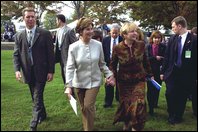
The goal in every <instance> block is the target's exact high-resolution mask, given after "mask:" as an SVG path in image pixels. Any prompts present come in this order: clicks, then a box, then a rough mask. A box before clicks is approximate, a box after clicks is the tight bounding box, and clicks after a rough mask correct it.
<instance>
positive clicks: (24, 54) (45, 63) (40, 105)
mask: <svg viewBox="0 0 198 132" xmlns="http://www.w3.org/2000/svg"><path fill="white" fill-rule="evenodd" d="M22 14H23V19H24V21H25V24H26V29H25V30H24V31H22V32H19V33H18V34H17V35H16V37H15V47H14V53H13V60H14V68H15V75H16V79H17V80H19V81H20V80H21V77H22V74H21V72H20V71H21V70H22V73H23V78H24V82H25V83H27V84H28V86H29V89H30V93H31V97H32V102H33V111H32V120H31V122H30V130H32V131H36V128H37V124H38V123H40V122H41V121H43V120H44V119H46V116H47V114H46V110H45V106H44V102H43V92H44V87H45V84H46V81H48V82H50V81H52V79H53V74H54V66H55V58H54V51H53V40H52V36H51V33H50V32H49V31H47V30H44V29H41V28H39V27H36V15H35V14H36V13H35V10H34V9H33V8H31V7H27V8H25V9H24V10H23V11H22Z"/></svg>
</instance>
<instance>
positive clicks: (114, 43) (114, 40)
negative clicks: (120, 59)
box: [113, 39, 116, 47]
mask: <svg viewBox="0 0 198 132" xmlns="http://www.w3.org/2000/svg"><path fill="white" fill-rule="evenodd" d="M114 46H116V39H113V47H114Z"/></svg>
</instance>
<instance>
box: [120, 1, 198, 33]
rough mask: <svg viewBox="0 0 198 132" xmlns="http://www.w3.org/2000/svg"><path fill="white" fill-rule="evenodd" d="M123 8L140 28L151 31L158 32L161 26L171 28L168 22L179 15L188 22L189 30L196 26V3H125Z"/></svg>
mask: <svg viewBox="0 0 198 132" xmlns="http://www.w3.org/2000/svg"><path fill="white" fill-rule="evenodd" d="M123 7H125V10H130V17H131V18H133V19H134V20H137V21H140V26H141V27H144V28H149V29H151V30H159V29H160V28H161V25H163V26H164V28H165V29H169V28H171V27H170V25H171V24H170V22H171V21H172V19H173V18H175V17H176V16H179V15H181V16H184V17H185V18H186V20H188V26H189V28H190V27H192V26H194V25H197V1H155V2H153V1H125V2H124V4H123Z"/></svg>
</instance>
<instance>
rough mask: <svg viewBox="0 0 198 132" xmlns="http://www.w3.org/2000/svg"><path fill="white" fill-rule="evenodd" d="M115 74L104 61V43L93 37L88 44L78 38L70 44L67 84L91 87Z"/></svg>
mask: <svg viewBox="0 0 198 132" xmlns="http://www.w3.org/2000/svg"><path fill="white" fill-rule="evenodd" d="M102 72H103V73H104V76H105V77H106V78H108V77H110V76H111V75H113V73H112V72H111V71H110V70H109V69H108V67H107V66H106V63H105V61H104V53H103V49H102V43H101V42H99V41H97V40H94V39H91V40H90V42H89V43H88V44H85V43H84V42H83V41H82V40H80V39H79V40H78V41H76V42H74V43H73V44H71V45H70V46H69V52H68V60H67V66H66V75H65V76H66V84H67V85H68V86H69V87H75V88H85V89H90V88H94V87H99V86H100V85H101V84H102V79H103V77H102Z"/></svg>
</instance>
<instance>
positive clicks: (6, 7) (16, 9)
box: [1, 1, 60, 20]
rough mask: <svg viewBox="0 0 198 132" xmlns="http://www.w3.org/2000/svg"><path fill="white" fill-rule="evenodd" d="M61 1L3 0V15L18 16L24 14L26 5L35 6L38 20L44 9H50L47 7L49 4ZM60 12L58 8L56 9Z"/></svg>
mask: <svg viewBox="0 0 198 132" xmlns="http://www.w3.org/2000/svg"><path fill="white" fill-rule="evenodd" d="M57 3H60V1H1V16H8V17H9V18H10V19H11V18H12V17H15V18H18V17H20V16H22V10H23V9H24V8H25V7H28V6H29V7H34V8H35V10H36V12H37V15H38V20H40V17H41V15H42V13H43V12H44V10H50V9H49V8H47V7H48V6H52V5H54V4H57ZM55 11H56V12H58V11H59V10H58V9H55Z"/></svg>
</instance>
